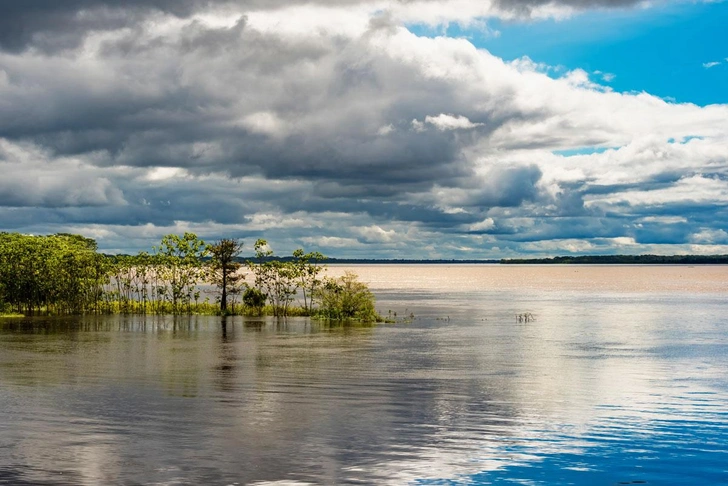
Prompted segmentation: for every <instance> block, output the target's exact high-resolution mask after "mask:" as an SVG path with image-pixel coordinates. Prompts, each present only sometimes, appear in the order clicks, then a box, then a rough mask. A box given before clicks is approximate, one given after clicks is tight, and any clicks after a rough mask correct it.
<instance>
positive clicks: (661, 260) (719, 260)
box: [500, 255, 728, 265]
mask: <svg viewBox="0 0 728 486" xmlns="http://www.w3.org/2000/svg"><path fill="white" fill-rule="evenodd" d="M500 263H504V264H523V263H531V264H533V263H555V264H565V263H569V264H638V265H716V264H722V265H725V264H728V255H589V256H560V257H554V258H513V259H508V260H501V261H500Z"/></svg>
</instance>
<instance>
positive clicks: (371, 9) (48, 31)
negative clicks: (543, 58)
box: [0, 0, 644, 52]
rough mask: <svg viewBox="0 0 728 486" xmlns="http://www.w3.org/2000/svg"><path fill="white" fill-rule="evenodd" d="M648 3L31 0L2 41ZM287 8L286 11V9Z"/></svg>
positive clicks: (6, 45) (66, 42) (9, 10)
mask: <svg viewBox="0 0 728 486" xmlns="http://www.w3.org/2000/svg"><path fill="white" fill-rule="evenodd" d="M642 3H644V2H641V1H637V0H622V1H619V0H617V1H613V0H595V1H592V2H582V1H577V0H556V1H553V0H549V1H545V0H496V1H486V2H478V1H473V0H414V1H407V2H402V1H401V0H129V1H122V0H65V1H63V2H58V1H54V0H26V1H23V2H3V3H2V4H1V5H0V48H2V49H5V50H8V51H12V52H18V51H22V50H24V49H27V48H28V47H32V48H35V49H40V50H42V51H44V52H58V51H59V50H68V49H75V48H77V47H78V46H79V45H80V44H81V43H83V41H84V40H85V39H86V38H87V36H89V35H91V34H93V33H97V32H109V31H115V30H119V29H131V30H137V29H139V26H140V25H141V24H143V23H144V22H146V21H153V22H163V21H165V19H168V18H173V19H190V18H193V17H195V16H201V15H202V16H208V17H213V18H215V17H216V18H217V19H221V18H226V17H228V18H229V17H231V16H234V15H239V14H261V15H260V18H261V19H265V18H268V19H270V18H271V17H275V16H277V18H278V19H279V21H280V19H281V17H282V18H285V17H288V16H289V15H290V13H293V12H295V13H296V14H297V15H295V17H296V18H295V22H296V23H297V24H298V25H304V24H306V23H307V22H310V21H311V20H312V17H319V18H320V17H331V16H332V15H335V16H337V17H338V18H339V19H340V20H341V19H349V20H348V21H347V23H357V22H358V20H357V19H358V18H359V19H360V18H365V19H366V18H367V17H368V16H371V15H374V14H377V13H381V12H387V13H388V15H389V16H390V17H391V18H392V19H396V20H397V21H398V22H423V23H428V24H439V23H443V22H449V21H460V22H473V21H475V20H476V19H478V18H482V17H502V18H510V19H514V18H523V19H529V18H545V17H561V16H566V15H569V14H570V13H572V12H576V11H581V10H586V9H591V8H624V7H630V6H634V5H640V4H642ZM286 11H287V12H286ZM281 12H285V13H284V14H283V15H279V14H280V13H281ZM314 13H315V15H314ZM327 20H328V19H327ZM284 24H287V25H289V26H290V25H293V24H292V23H290V22H284ZM329 25H336V24H329Z"/></svg>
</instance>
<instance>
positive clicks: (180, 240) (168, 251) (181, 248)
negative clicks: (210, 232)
mask: <svg viewBox="0 0 728 486" xmlns="http://www.w3.org/2000/svg"><path fill="white" fill-rule="evenodd" d="M155 250H156V251H157V255H158V257H159V259H160V266H159V272H160V276H161V278H162V280H163V281H164V282H166V283H167V285H165V286H163V287H161V291H162V295H163V296H164V297H165V299H166V300H167V301H168V302H170V303H171V304H172V313H173V314H181V313H183V312H184V311H187V312H189V309H190V304H191V303H192V299H193V296H194V298H195V300H198V299H199V293H196V286H197V285H198V284H200V283H201V282H202V281H203V280H204V276H205V274H204V271H203V268H202V265H201V262H202V258H203V257H205V256H207V254H208V248H207V245H205V242H204V241H202V240H201V239H199V238H198V237H197V235H196V234H194V233H185V234H184V235H183V236H178V235H175V234H170V235H167V236H165V237H163V238H162V243H161V244H160V245H159V246H158V247H156V248H155Z"/></svg>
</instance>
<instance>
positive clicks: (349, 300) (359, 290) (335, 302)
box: [316, 272, 379, 322]
mask: <svg viewBox="0 0 728 486" xmlns="http://www.w3.org/2000/svg"><path fill="white" fill-rule="evenodd" d="M316 294H317V297H318V299H319V301H320V307H319V309H318V314H319V316H321V317H323V318H326V319H337V320H359V321H363V322H374V321H377V320H379V316H378V315H377V311H376V310H375V308H374V294H372V292H371V291H370V290H369V287H368V286H367V285H366V284H365V283H363V282H360V281H359V280H358V277H357V275H356V274H355V273H352V272H346V274H345V275H344V276H342V277H339V278H338V279H334V278H326V279H324V281H323V284H322V285H321V286H320V287H319V289H318V290H317V292H316Z"/></svg>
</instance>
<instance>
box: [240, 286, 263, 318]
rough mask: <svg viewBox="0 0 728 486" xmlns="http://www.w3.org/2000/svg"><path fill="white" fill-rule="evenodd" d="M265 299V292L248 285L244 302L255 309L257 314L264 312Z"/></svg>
mask: <svg viewBox="0 0 728 486" xmlns="http://www.w3.org/2000/svg"><path fill="white" fill-rule="evenodd" d="M265 301H266V297H265V294H264V293H263V292H262V291H261V290H259V289H257V288H256V287H248V288H247V289H246V290H245V293H244V294H243V304H245V306H246V307H248V308H249V309H253V311H254V312H255V314H256V315H261V313H262V312H263V306H265Z"/></svg>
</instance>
